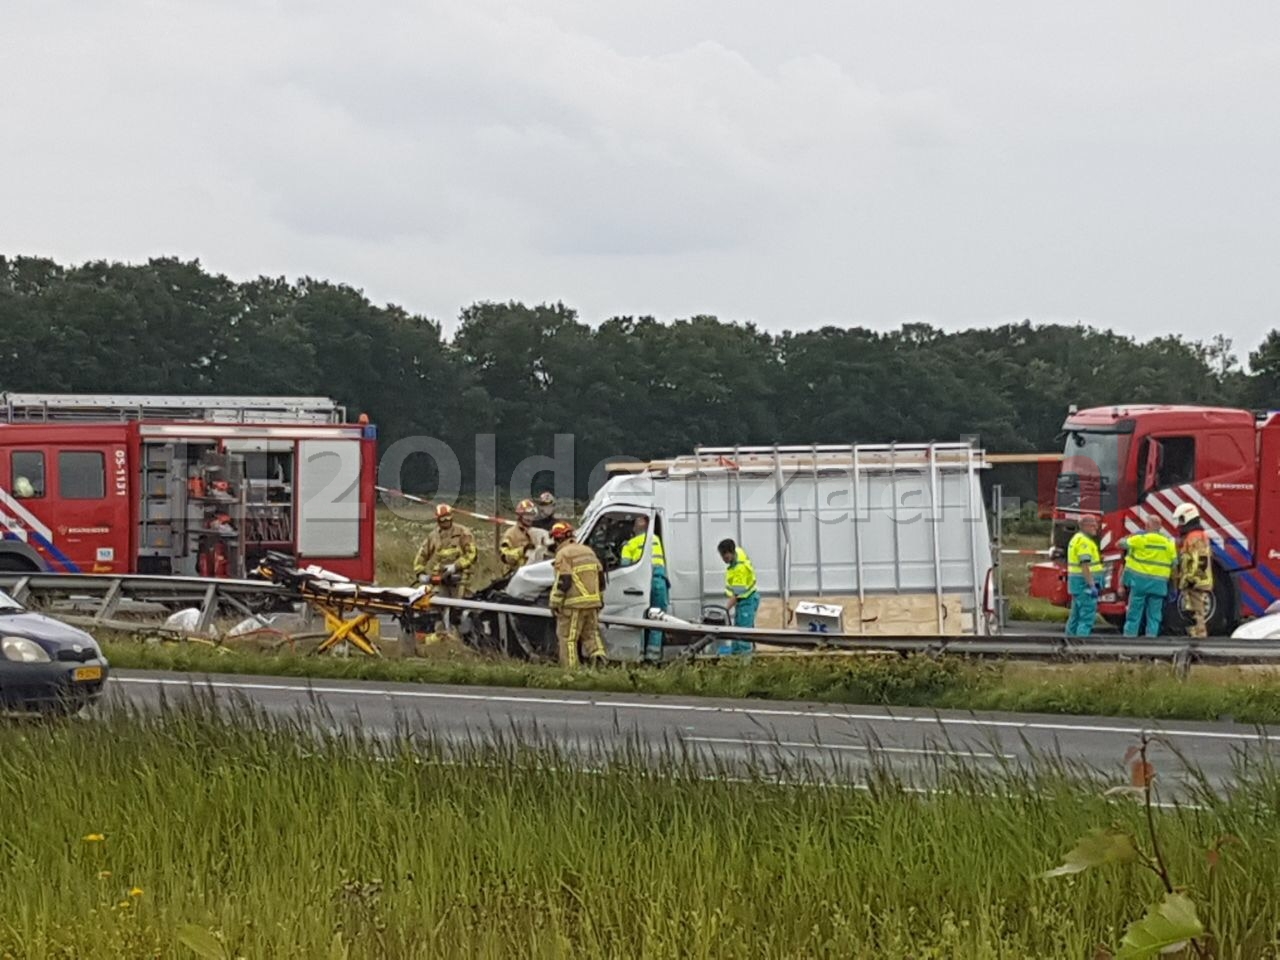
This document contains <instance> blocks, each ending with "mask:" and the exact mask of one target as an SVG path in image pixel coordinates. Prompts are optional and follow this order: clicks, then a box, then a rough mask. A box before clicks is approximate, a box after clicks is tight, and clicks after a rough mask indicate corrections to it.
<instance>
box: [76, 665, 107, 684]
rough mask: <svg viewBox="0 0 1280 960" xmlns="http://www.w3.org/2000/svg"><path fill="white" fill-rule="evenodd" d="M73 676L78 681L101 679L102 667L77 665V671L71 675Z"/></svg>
mask: <svg viewBox="0 0 1280 960" xmlns="http://www.w3.org/2000/svg"><path fill="white" fill-rule="evenodd" d="M71 678H72V679H73V680H75V681H76V682H77V683H85V682H87V681H89V680H101V679H102V668H101V667H76V672H75V673H73V674H72V675H71Z"/></svg>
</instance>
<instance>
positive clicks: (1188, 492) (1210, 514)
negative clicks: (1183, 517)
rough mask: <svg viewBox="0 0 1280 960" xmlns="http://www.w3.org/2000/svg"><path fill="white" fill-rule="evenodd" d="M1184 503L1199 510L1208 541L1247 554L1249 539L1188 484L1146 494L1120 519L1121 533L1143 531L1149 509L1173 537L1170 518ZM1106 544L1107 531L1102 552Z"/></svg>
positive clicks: (1173, 525) (1175, 526) (1174, 528)
mask: <svg viewBox="0 0 1280 960" xmlns="http://www.w3.org/2000/svg"><path fill="white" fill-rule="evenodd" d="M1184 503H1191V504H1194V505H1195V506H1197V507H1198V508H1199V509H1200V517H1201V520H1202V522H1203V523H1204V529H1205V532H1207V533H1208V534H1209V537H1210V539H1213V540H1217V541H1218V542H1219V543H1222V542H1224V541H1234V542H1235V543H1237V544H1239V545H1240V547H1241V548H1242V549H1243V550H1244V551H1245V552H1246V553H1248V552H1249V538H1248V537H1246V536H1245V535H1244V533H1243V532H1242V531H1241V530H1240V528H1239V527H1237V526H1236V525H1235V524H1234V523H1232V522H1231V521H1230V520H1228V519H1227V518H1226V516H1224V515H1223V513H1222V511H1221V510H1219V509H1218V508H1217V507H1216V506H1214V505H1213V504H1212V503H1210V502H1209V500H1208V498H1207V497H1205V495H1204V494H1202V493H1201V492H1200V491H1199V490H1197V489H1196V488H1195V487H1193V486H1192V485H1191V484H1182V485H1181V486H1177V487H1170V488H1169V489H1167V490H1156V491H1154V492H1152V493H1149V494H1148V495H1147V498H1146V500H1144V501H1143V503H1142V505H1141V506H1138V507H1130V508H1129V509H1128V510H1126V511H1125V512H1124V514H1123V520H1122V522H1123V523H1124V532H1125V534H1130V533H1139V532H1140V531H1141V530H1142V528H1143V527H1142V514H1143V512H1144V511H1145V510H1152V511H1153V512H1155V514H1156V515H1157V516H1159V517H1160V519H1161V521H1162V522H1163V524H1164V527H1165V531H1166V532H1167V533H1169V534H1171V535H1173V536H1177V533H1178V524H1177V521H1175V520H1174V518H1173V512H1174V511H1175V510H1176V509H1177V508H1178V507H1179V506H1181V505H1182V504H1184ZM1110 542H1111V532H1110V531H1107V533H1106V535H1104V537H1103V539H1102V548H1103V549H1104V550H1105V549H1106V548H1107V546H1108V545H1109V544H1110Z"/></svg>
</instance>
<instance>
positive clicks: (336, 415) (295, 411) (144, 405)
mask: <svg viewBox="0 0 1280 960" xmlns="http://www.w3.org/2000/svg"><path fill="white" fill-rule="evenodd" d="M0 416H3V418H4V420H5V421H6V422H8V423H102V422H104V421H109V422H121V421H128V420H182V421H198V422H205V423H310V424H327V423H345V422H346V419H347V412H346V408H345V407H342V406H339V405H338V403H337V402H336V401H334V400H331V399H329V398H328V397H253V396H174V395H167V396H166V395H157V394H79V393H4V394H0Z"/></svg>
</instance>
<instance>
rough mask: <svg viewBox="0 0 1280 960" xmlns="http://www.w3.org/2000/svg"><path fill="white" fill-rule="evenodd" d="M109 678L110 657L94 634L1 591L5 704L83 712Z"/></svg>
mask: <svg viewBox="0 0 1280 960" xmlns="http://www.w3.org/2000/svg"><path fill="white" fill-rule="evenodd" d="M106 682H107V660H106V658H105V657H104V656H103V655H102V649H101V648H100V647H99V646H98V644H97V641H95V640H94V639H93V637H91V636H89V634H87V633H85V632H84V631H83V630H81V629H79V628H78V627H73V626H71V625H70V624H66V623H63V622H62V621H60V620H55V619H53V618H52V617H47V616H45V615H44V614H42V613H36V612H34V611H31V610H28V609H27V608H26V607H24V606H23V605H22V604H20V603H18V601H16V600H14V599H13V598H12V597H11V596H9V595H8V594H7V593H5V592H4V591H3V590H0V709H3V710H5V711H14V710H19V711H23V712H40V713H60V714H71V713H78V712H79V711H80V710H82V709H84V707H86V706H87V705H88V704H90V703H93V702H94V701H95V700H97V699H98V697H99V696H101V695H102V689H103V686H104V685H105V684H106Z"/></svg>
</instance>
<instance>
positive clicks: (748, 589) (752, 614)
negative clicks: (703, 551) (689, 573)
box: [716, 540, 760, 654]
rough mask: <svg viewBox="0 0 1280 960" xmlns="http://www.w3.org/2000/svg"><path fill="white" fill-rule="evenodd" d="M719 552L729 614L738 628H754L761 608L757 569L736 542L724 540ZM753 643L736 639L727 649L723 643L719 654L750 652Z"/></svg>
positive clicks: (718, 546) (718, 548) (717, 549)
mask: <svg viewBox="0 0 1280 960" xmlns="http://www.w3.org/2000/svg"><path fill="white" fill-rule="evenodd" d="M716 552H717V553H719V554H720V559H721V560H723V561H724V566H725V569H724V592H725V596H726V597H727V598H728V606H729V613H730V614H731V615H732V616H733V625H734V626H735V627H754V626H755V625H756V611H757V610H758V609H760V594H759V593H758V592H757V591H756V568H755V567H753V566H752V565H751V559H750V558H749V557H748V556H747V551H745V550H743V549H742V548H741V547H740V546H738V545H737V544H736V543H734V542H733V541H732V540H721V541H720V543H719V544H718V545H717V546H716ZM751 649H752V646H751V643H750V642H749V641H746V640H734V641H733V642H732V644H730V645H728V647H727V648H726V646H725V645H724V644H722V645H721V646H720V648H719V652H720V653H722V654H724V653H750V652H751Z"/></svg>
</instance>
